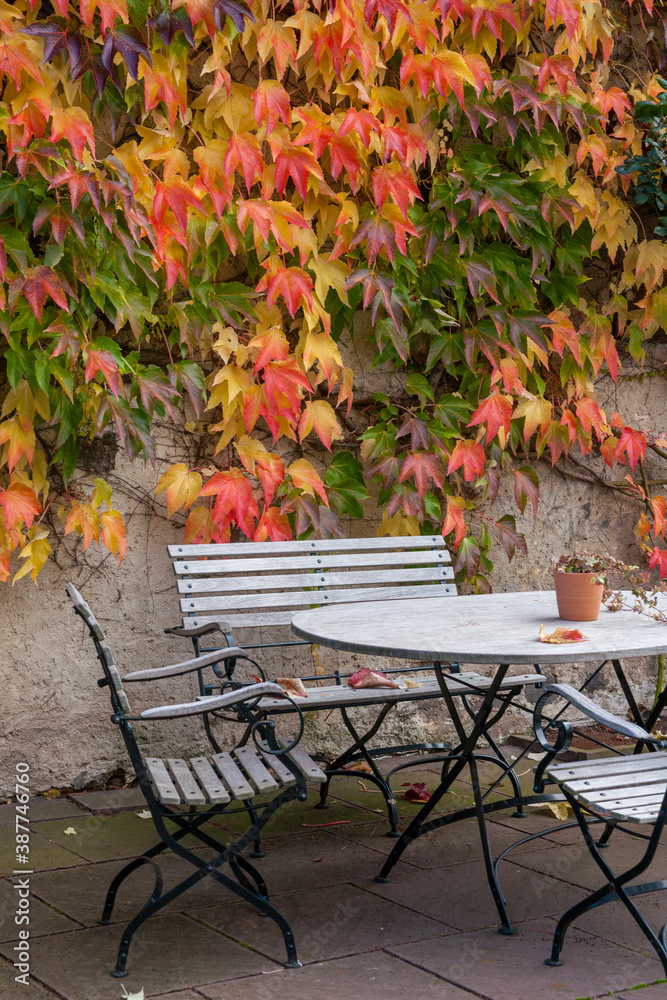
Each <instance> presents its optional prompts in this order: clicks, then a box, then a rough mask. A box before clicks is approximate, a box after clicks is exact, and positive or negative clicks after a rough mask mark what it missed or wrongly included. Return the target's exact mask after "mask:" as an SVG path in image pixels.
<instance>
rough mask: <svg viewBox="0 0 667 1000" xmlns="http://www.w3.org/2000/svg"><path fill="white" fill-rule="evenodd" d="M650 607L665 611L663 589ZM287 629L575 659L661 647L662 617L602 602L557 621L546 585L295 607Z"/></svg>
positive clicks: (392, 650)
mask: <svg viewBox="0 0 667 1000" xmlns="http://www.w3.org/2000/svg"><path fill="white" fill-rule="evenodd" d="M658 606H659V607H660V608H661V609H665V610H667V595H664V594H661V595H660V599H659V605H658ZM540 625H544V627H545V629H546V631H547V632H549V633H551V632H553V631H554V629H556V628H558V626H559V625H562V626H564V627H566V628H578V629H579V630H580V631H581V632H582V633H583V635H585V636H587V641H586V642H575V643H567V644H563V645H554V644H551V643H545V642H540V641H539V633H540ZM292 629H293V631H294V632H295V633H296V634H297V635H298V636H300V638H302V639H306V640H307V641H309V642H315V643H321V644H322V645H324V646H333V647H334V648H335V649H345V650H348V651H350V652H359V653H371V654H374V655H378V656H404V657H406V658H408V659H411V660H431V661H432V660H454V661H456V662H459V663H510V664H511V663H542V664H545V663H572V662H577V663H580V662H582V661H586V660H603V659H606V658H623V657H628V656H646V655H650V654H651V653H664V652H666V651H667V624H661V623H660V622H655V621H652V620H651V619H649V618H647V617H646V616H645V615H640V614H637V613H635V612H633V611H616V612H613V613H612V612H610V611H607V609H606V608H605V607H603V608H602V610H601V612H600V617H599V618H598V620H597V621H595V622H565V621H562V620H561V619H560V618H559V617H558V609H557V607H556V595H555V593H554V592H553V591H549V590H533V591H528V592H525V591H522V592H515V593H510V594H474V595H471V596H465V597H431V598H424V599H421V598H410V599H404V600H397V601H368V602H359V603H356V604H331V605H328V606H326V607H321V608H314V609H312V610H310V611H300V612H298V613H297V614H296V615H294V617H293V619H292Z"/></svg>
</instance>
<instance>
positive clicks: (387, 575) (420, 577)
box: [177, 566, 454, 594]
mask: <svg viewBox="0 0 667 1000" xmlns="http://www.w3.org/2000/svg"><path fill="white" fill-rule="evenodd" d="M453 579H454V570H453V569H452V567H451V566H434V567H424V566H420V567H419V568H417V569H405V568H403V567H402V568H400V569H374V570H368V571H359V572H357V571H354V572H348V573H328V572H326V571H325V570H322V571H318V572H315V573H294V574H291V575H280V576H272V575H268V574H261V575H259V576H249V575H248V574H245V575H244V576H229V577H215V576H214V577H211V578H209V577H206V578H205V579H197V578H196V577H194V578H192V579H187V580H179V581H178V583H177V589H178V592H179V594H206V593H221V594H222V593H227V592H231V593H237V592H240V591H263V590H267V591H268V590H303V589H304V588H306V587H317V588H318V589H319V588H322V589H323V590H325V589H328V588H329V587H354V586H360V585H361V584H370V583H375V584H378V583H381V584H385V583H402V584H405V583H410V582H413V583H420V582H426V581H438V582H440V581H441V580H453Z"/></svg>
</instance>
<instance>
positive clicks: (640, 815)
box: [534, 684, 667, 974]
mask: <svg viewBox="0 0 667 1000" xmlns="http://www.w3.org/2000/svg"><path fill="white" fill-rule="evenodd" d="M551 697H560V698H564V699H565V700H566V701H567V702H569V703H570V704H571V705H573V706H574V707H575V708H577V709H579V711H581V712H583V713H584V714H585V715H587V716H588V717H589V718H591V719H593V720H594V721H596V722H598V723H600V724H601V725H603V726H606V727H607V728H608V729H611V730H614V731H615V732H617V733H621V734H623V735H624V736H629V737H631V738H632V739H634V740H637V741H638V742H637V745H636V751H635V753H634V754H622V753H618V754H616V755H614V756H612V757H605V758H602V759H598V760H583V761H576V762H573V763H568V764H563V763H556V762H554V758H555V757H556V756H557V755H558V754H559V753H561V752H562V751H564V750H567V749H568V747H569V745H570V743H571V739H572V731H573V730H572V725H571V724H570V723H569V722H564V721H562V720H561V721H557V722H550V720H548V719H545V718H544V717H543V711H544V707H545V704H546V702H547V700H548V699H549V698H551ZM534 727H535V735H536V737H537V739H538V741H539V743H540V745H541V746H542V748H543V749H544V750H546V751H547V756H546V757H545V758H543V760H542V761H541V762H540V765H539V767H538V768H537V774H536V788H535V791H540V790H541V787H542V786H543V785H544V784H545V783H549V782H553V783H555V784H556V785H558V787H559V788H560V790H561V791H562V793H563V795H564V796H565V798H566V800H567V802H568V803H569V805H570V806H571V808H572V811H573V813H574V816H575V818H576V820H577V823H578V824H579V827H580V829H581V832H582V834H583V837H584V840H585V842H586V846H587V847H588V850H589V851H590V853H591V855H592V857H593V859H594V861H595V863H596V864H597V866H598V868H599V869H600V871H601V872H602V874H603V876H604V878H605V880H606V882H605V884H604V885H603V886H602V887H601V888H600V889H598V890H596V892H594V893H592V894H591V895H589V896H587V897H586V898H585V899H582V900H581V901H580V902H579V903H577V904H576V905H575V906H572V907H571V908H570V909H569V910H568V911H567V912H566V913H564V914H563V916H562V917H561V918H560V920H559V922H558V925H557V927H556V931H555V934H554V939H553V945H552V950H551V957H550V958H548V959H547V960H546V964H547V965H562V964H563V963H562V960H561V958H560V953H561V950H562V948H563V942H564V939H565V933H566V931H567V928H568V927H569V926H570V924H571V923H572V922H573V921H574V920H576V919H577V918H578V917H580V916H581V915H582V914H584V913H586V912H587V911H588V910H592V909H593V908H595V907H598V906H601V905H602V904H603V903H609V902H612V901H613V900H618V899H620V900H621V902H622V903H623V904H624V905H625V907H626V908H627V909H628V911H629V912H630V914H631V915H632V917H633V918H634V920H635V921H636V922H637V924H638V925H639V926H640V928H641V930H642V931H643V933H644V934H645V936H646V938H647V939H648V940H649V942H650V943H651V945H652V946H653V948H654V949H655V951H656V952H657V954H658V958H659V959H660V961H661V962H662V965H663V968H664V970H665V973H666V974H667V924H665V926H664V927H663V928H662V929H661V930H660V931H659V932H658V933H656V932H655V931H654V930H653V929H652V928H651V927H650V925H649V924H648V923H647V922H646V920H645V919H644V917H643V916H642V914H641V913H640V911H639V910H638V909H637V907H636V906H635V904H634V902H633V898H634V897H636V896H641V895H643V894H644V893H647V892H655V891H656V890H658V889H667V879H663V880H661V881H657V882H646V883H643V884H637V883H636V879H638V878H639V876H640V875H641V874H642V873H643V872H644V871H646V869H647V868H648V866H649V865H650V864H651V862H652V861H653V859H654V857H655V853H656V850H657V847H658V843H659V841H660V837H661V835H662V831H663V828H664V825H665V818H666V816H667V753H665V752H664V748H666V747H667V741H665V740H660V739H656V738H655V737H653V736H651V735H650V733H648V732H647V731H646V730H645V729H643V728H642V727H641V726H639V725H637V724H635V723H633V722H628V721H627V720H626V719H620V718H618V717H617V716H615V715H612V713H611V712H607V711H605V710H604V709H602V708H600V707H599V706H598V705H596V704H595V702H593V701H591V699H590V698H587V697H586V696H585V695H582V694H581V693H580V692H579V691H577V690H575V688H573V687H570V685H569V684H552V685H550V686H549V687H547V688H545V690H544V694H543V695H542V696H541V697H540V698H539V700H538V701H537V703H536V705H535V710H534ZM549 730H552V731H553V732H554V733H555V740H554V742H553V743H552V744H551V743H549V740H548V733H549ZM644 747H646V748H647V749H648V751H649V752H648V753H642V752H641V751H642V749H643V748H644ZM597 822H602V823H604V824H605V828H604V831H603V833H602V836H601V837H599V838H598V839H597V840H596V839H595V838H594V837H593V836H592V834H591V830H590V827H591V825H592V824H594V823H597ZM628 826H629V827H630V828H629V829H628V828H627V827H628ZM639 827H644V828H647V827H648V828H650V827H652V829H651V830H650V831H649V832H646V833H641V832H640V831H639V829H638V828H639ZM615 830H620V831H622V832H624V833H629V834H631V835H632V836H633V837H635V838H640V839H641V840H644V841H645V842H646V847H645V850H644V854H643V856H642V857H641V858H640V860H639V861H637V863H636V864H634V865H632V867H630V868H628V869H627V870H626V871H624V872H622V873H621V874H620V875H615V874H614V872H613V871H612V870H611V867H610V866H609V865H608V864H607V862H606V861H605V859H604V858H603V856H602V854H601V853H600V851H601V849H602V848H604V847H606V846H607V845H608V841H609V838H610V837H611V834H612V833H613V832H614V831H615ZM628 883H633V884H628Z"/></svg>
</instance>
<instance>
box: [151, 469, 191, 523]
mask: <svg viewBox="0 0 667 1000" xmlns="http://www.w3.org/2000/svg"><path fill="white" fill-rule="evenodd" d="M201 482H202V480H201V476H200V475H199V473H198V472H190V470H189V469H188V467H187V465H186V464H185V463H184V462H177V463H176V464H175V465H172V466H170V467H169V468H168V469H167V471H166V472H165V473H164V474H163V475H162V476H160V479H159V482H158V484H157V486H156V487H155V492H156V493H165V492H166V494H167V513H168V515H169V517H171V515H172V514H173V513H174V512H175V511H177V510H180V509H181V507H190V505H191V504H193V503H194V501H195V500H196V499H197V496H198V494H199V491H200V489H201Z"/></svg>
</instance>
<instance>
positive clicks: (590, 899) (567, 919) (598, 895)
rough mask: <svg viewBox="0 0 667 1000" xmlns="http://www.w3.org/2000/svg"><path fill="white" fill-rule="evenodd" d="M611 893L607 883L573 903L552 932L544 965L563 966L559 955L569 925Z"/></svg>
mask: <svg viewBox="0 0 667 1000" xmlns="http://www.w3.org/2000/svg"><path fill="white" fill-rule="evenodd" d="M613 891H614V890H613V886H612V885H611V884H610V883H607V885H605V886H603V887H602V888H601V889H598V890H597V891H596V892H594V893H592V894H591V895H590V896H587V897H586V898H585V899H582V900H580V901H579V902H578V903H575V905H574V906H571V907H570V909H569V910H567V911H566V912H565V913H564V914H563V916H562V917H561V918H560V920H559V921H558V924H557V926H556V930H555V932H554V938H553V941H552V944H551V957H550V958H547V959H546V961H545V963H544V964H545V965H562V964H563V962H562V960H561V958H560V953H561V951H562V948H563V942H564V940H565V933H566V931H567V929H568V927H569V926H570V924H571V923H572V921H573V920H576V919H577V917H580V916H581V914H582V913H586V911H587V910H591V909H592V908H593V907H594V906H597V904H598V903H599V902H601V900H602V899H604V897H605V896H607V895H609V893H610V892H613Z"/></svg>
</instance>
